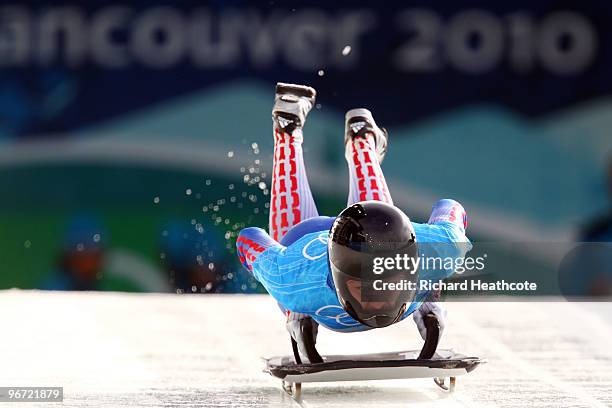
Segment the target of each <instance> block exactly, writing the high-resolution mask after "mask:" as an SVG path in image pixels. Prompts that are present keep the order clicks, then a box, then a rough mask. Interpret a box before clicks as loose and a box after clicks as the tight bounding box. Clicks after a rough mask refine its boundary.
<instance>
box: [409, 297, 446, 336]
mask: <svg viewBox="0 0 612 408" xmlns="http://www.w3.org/2000/svg"><path fill="white" fill-rule="evenodd" d="M429 313H433V314H434V315H435V316H436V317H437V318H438V323H439V324H440V338H442V332H444V327H445V326H446V309H444V308H443V307H442V304H440V303H436V302H423V304H422V305H421V307H419V308H418V309H417V310H415V312H414V313H413V314H412V318H413V319H414V322H415V323H416V325H417V329H419V333H420V334H421V337H422V338H423V340H425V337H427V327H425V316H427V315H428V314H429Z"/></svg>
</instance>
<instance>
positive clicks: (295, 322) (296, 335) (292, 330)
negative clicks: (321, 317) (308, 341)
mask: <svg viewBox="0 0 612 408" xmlns="http://www.w3.org/2000/svg"><path fill="white" fill-rule="evenodd" d="M306 319H308V320H310V321H311V322H312V336H313V339H312V340H313V342H314V343H316V342H317V334H318V332H319V323H317V322H315V321H314V320H313V319H312V318H311V317H310V316H308V315H306V314H303V313H294V312H287V323H286V327H287V331H288V332H289V334H290V335H291V338H293V340H295V342H296V343H297V345H298V350H299V351H300V356H302V358H303V360H304V361H308V357H307V356H308V354H307V352H306V346H305V345H304V334H303V331H302V325H303V323H304V320H306Z"/></svg>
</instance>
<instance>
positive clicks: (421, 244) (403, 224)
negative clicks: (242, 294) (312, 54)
mask: <svg viewBox="0 0 612 408" xmlns="http://www.w3.org/2000/svg"><path fill="white" fill-rule="evenodd" d="M315 96H316V92H315V90H314V89H313V88H310V87H307V86H302V85H293V84H284V83H278V84H277V85H276V97H275V103H274V108H273V110H272V121H273V131H274V162H273V172H272V185H271V198H270V200H271V201H270V224H269V233H268V232H266V231H264V230H263V229H261V228H255V227H250V228H245V229H243V230H242V231H241V232H240V234H239V236H238V239H237V248H238V256H239V258H240V261H241V262H242V264H243V265H244V267H245V268H246V269H248V270H249V271H250V272H251V273H252V274H253V275H254V276H255V278H256V279H257V280H258V281H259V282H261V284H262V285H263V286H264V287H265V288H266V289H267V291H268V292H269V293H270V295H272V297H273V298H274V299H275V300H276V301H277V302H278V304H279V306H280V308H281V310H282V311H283V312H284V313H285V314H286V316H287V324H286V326H287V330H288V331H289V333H290V334H291V337H292V338H293V339H294V340H295V341H296V342H297V345H298V348H299V351H300V354H302V355H304V356H306V355H307V353H306V348H307V346H306V345H305V341H311V342H312V343H314V342H316V336H317V332H318V325H319V324H320V325H323V326H324V327H326V328H328V329H331V330H334V331H341V332H354V331H363V330H369V329H373V328H378V327H385V326H388V325H390V324H393V323H396V322H398V321H401V320H403V319H404V318H406V317H407V316H409V315H411V314H413V318H414V321H415V322H416V324H417V328H418V330H419V333H420V334H421V336H422V337H423V339H425V333H426V328H425V324H424V316H425V315H426V314H428V313H433V314H435V315H436V317H437V318H438V320H439V322H440V332H441V331H442V330H443V329H444V322H445V317H446V312H445V310H444V309H443V308H442V307H441V306H440V304H439V303H437V302H435V300H436V294H435V293H434V292H432V291H428V290H419V289H418V284H417V285H416V288H415V287H414V286H413V287H409V288H406V287H404V288H403V289H402V290H380V286H381V285H382V284H389V283H394V284H398V283H406V282H413V283H416V282H418V280H419V279H429V280H439V279H444V278H446V277H448V276H450V275H451V274H452V273H453V272H454V270H453V268H452V267H447V268H444V267H438V268H437V269H436V268H435V267H432V268H429V269H427V268H423V265H422V264H418V263H415V262H412V263H410V262H400V261H402V260H404V261H405V260H406V259H416V258H418V257H419V256H420V257H440V258H445V257H451V258H453V259H458V258H463V257H464V256H465V253H466V252H467V251H468V250H469V249H470V248H471V244H470V243H469V240H468V238H467V237H466V235H465V229H466V227H467V221H466V220H467V218H466V212H465V210H464V209H463V207H462V206H461V204H459V203H458V202H456V201H454V200H449V199H444V200H440V201H438V202H436V203H435V204H434V206H433V210H432V213H431V216H430V217H429V221H428V222H427V224H420V223H414V222H411V221H410V220H409V218H408V217H407V216H406V215H405V214H404V213H403V212H402V211H401V210H400V209H398V208H397V207H395V206H394V205H393V200H392V199H391V195H390V193H389V189H388V188H387V183H386V181H385V177H384V175H383V172H382V169H381V167H380V163H381V162H382V160H383V158H384V156H385V153H386V151H387V132H386V130H384V129H381V128H379V127H378V126H377V125H376V123H375V121H374V119H373V117H372V114H371V113H370V111H368V110H367V109H352V110H349V111H348V112H347V113H346V122H345V124H346V127H345V137H344V143H345V158H346V161H347V163H348V167H349V180H350V186H349V197H348V207H347V208H346V209H345V210H343V211H342V212H341V213H340V214H339V215H338V216H337V217H323V216H319V214H318V212H317V208H316V206H315V203H314V200H313V196H312V193H311V191H310V187H309V185H308V180H307V177H306V169H305V166H304V160H303V157H302V142H303V133H302V129H303V126H304V124H305V120H306V116H307V115H308V113H309V111H310V110H311V108H312V107H313V106H314V102H315ZM381 259H382V261H381ZM385 260H386V261H385ZM396 261H398V262H396ZM375 266H376V267H378V268H374V267H375ZM383 266H384V268H382V267H383ZM381 269H384V271H382V272H381ZM305 327H310V328H311V330H305ZM309 336H312V338H311V339H308V338H306V337H309Z"/></svg>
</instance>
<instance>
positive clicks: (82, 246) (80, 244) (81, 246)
mask: <svg viewBox="0 0 612 408" xmlns="http://www.w3.org/2000/svg"><path fill="white" fill-rule="evenodd" d="M76 249H77V251H79V252H80V251H82V250H84V249H85V245H83V244H82V243H78V244H77V246H76Z"/></svg>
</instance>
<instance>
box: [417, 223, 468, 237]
mask: <svg viewBox="0 0 612 408" xmlns="http://www.w3.org/2000/svg"><path fill="white" fill-rule="evenodd" d="M412 226H413V227H414V232H415V234H416V238H417V242H457V241H466V240H467V236H466V235H465V231H464V230H463V229H462V228H459V227H458V226H457V225H456V224H455V223H452V222H438V223H435V224H429V223H428V224H421V223H417V222H413V223H412Z"/></svg>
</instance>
